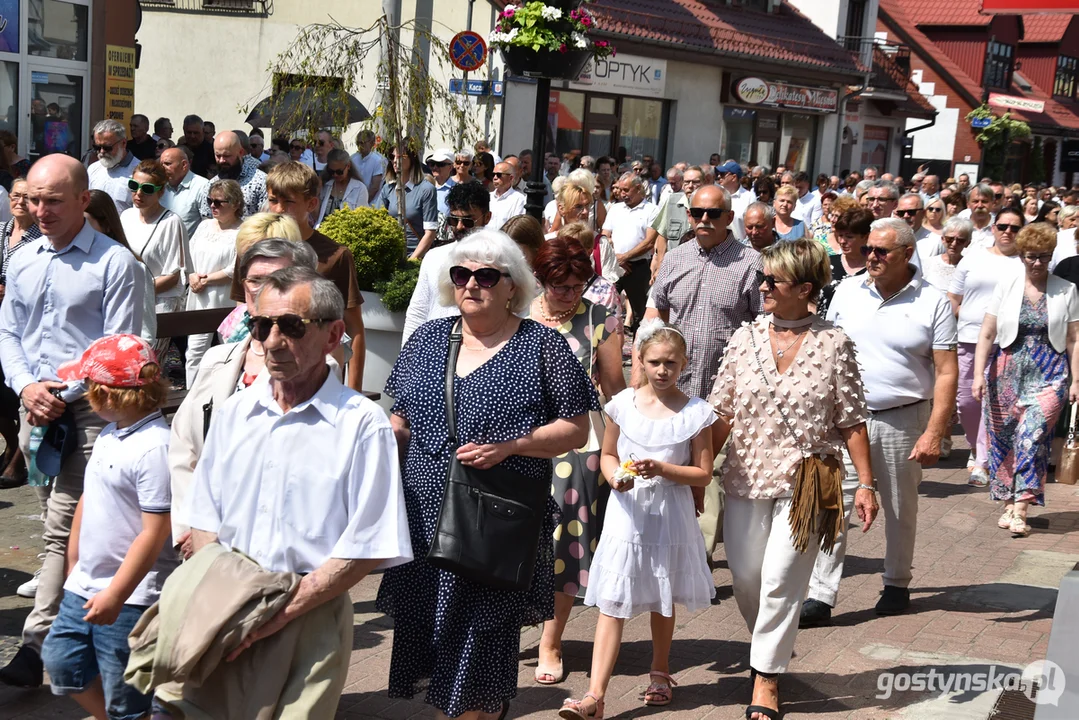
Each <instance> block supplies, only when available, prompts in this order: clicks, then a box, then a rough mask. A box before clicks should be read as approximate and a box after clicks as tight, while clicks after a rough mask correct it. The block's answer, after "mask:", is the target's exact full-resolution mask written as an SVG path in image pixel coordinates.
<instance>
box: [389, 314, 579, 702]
mask: <svg viewBox="0 0 1079 720" xmlns="http://www.w3.org/2000/svg"><path fill="white" fill-rule="evenodd" d="M456 320H457V318H456V317H453V318H442V319H438V320H431V321H430V322H427V323H424V324H423V325H421V326H420V327H419V329H417V330H416V332H415V333H413V335H412V337H410V338H409V340H408V342H407V343H406V344H405V346H404V348H402V349H401V354H400V356H399V357H398V358H397V363H396V364H395V365H394V368H393V372H392V373H391V374H390V378H389V380H388V381H387V382H386V394H387V395H389V396H391V397H393V398H394V401H395V402H394V405H393V408H392V410H391V412H393V414H395V415H398V416H400V417H403V418H405V419H406V420H408V422H409V425H410V429H411V432H412V435H411V440H410V441H409V444H408V451H407V454H406V457H405V464H404V471H403V476H402V479H403V484H404V491H405V508H406V511H407V513H408V525H409V531H410V535H411V539H412V550H413V553H414V554H415V557H416V559H415V560H413V561H412V562H410V563H407V564H405V565H400V566H397V567H394V568H390V569H389V570H387V571H386V573H385V574H384V575H383V576H382V584H381V586H380V587H379V590H378V599H377V600H376V602H375V607H376V608H377V609H378V610H379V611H380V612H384V613H386V614H387V615H390V616H391V617H393V619H394V629H393V653H392V656H391V659H390V680H389V696H390V697H393V698H411V697H412V696H413V695H414V694H415V693H416V692H417V691H418V690H419V689H420V688H419V685H420V681H421V680H423V679H425V678H430V683H429V684H428V685H427V697H426V701H427V702H428V703H430V704H431V705H434V706H435V707H436V708H438V709H439V710H441V711H442V712H443V713H445V714H446V715H448V716H450V717H457V716H458V715H461V714H462V713H465V712H469V711H472V710H483V711H486V712H498V711H499V710H500V709H501V707H502V703H503V701H505V700H509V699H510V698H513V697H515V696H516V695H517V656H518V653H519V651H520V644H521V628H522V627H523V626H526V625H538V624H539V623H541V622H543V621H544V620H548V619H550V618H552V617H554V553H553V544H552V543H549V542H540V543H539V556H538V558H537V560H536V569H535V574H534V576H533V579H532V585H531V587H530V588H529V589H528V590H527V591H525V592H514V591H509V590H495V589H491V588H489V587H487V586H484V585H480V584H478V583H475V582H472V581H470V580H467V579H464V578H461V577H459V576H458V575H455V574H453V573H451V572H448V571H445V570H438V569H436V568H434V567H432V566H431V565H429V564H428V563H427V560H426V557H427V552H428V550H429V549H430V547H431V538H432V537H433V536H434V532H435V527H436V525H437V522H438V513H439V509H440V508H441V506H442V495H443V492H444V490H445V485H446V473H447V471H448V469H449V462H450V457H451V454H452V453H454V452H455V451H456V448H455V447H451V446H450V444H449V438H448V431H447V428H446V402H445V372H446V352H447V349H448V345H449V335H450V329H451V327H452V326H453V324H454V322H456ZM454 407H455V410H456V420H457V433H458V439H459V441H460V443H461V444H462V445H463V444H466V443H470V442H476V443H499V442H505V441H508V440H512V439H515V438H519V437H523V436H524V435H527V434H528V433H529V432H531V431H532V430H533V429H534V428H537V427H540V426H543V425H546V424H548V423H550V422H552V421H554V420H556V419H558V418H572V417H578V416H580V415H584V414H586V413H588V412H589V411H592V410H599V402H598V400H597V398H596V391H595V389H594V388H593V387H592V383H591V381H590V380H589V378H588V375H587V374H586V373H585V371H584V370H583V369H582V368H581V363H580V362H579V361H578V360H577V358H575V357H574V356H573V354H572V353H571V352H570V349H569V346H568V345H567V344H566V341H565V340H564V339H563V338H562V336H560V335H559V334H558V332H557V331H556V330H553V329H551V328H547V327H544V326H543V325H540V324H539V323H537V322H534V321H532V320H522V321H521V326H520V328H518V330H517V332H516V333H515V334H514V335H513V337H511V338H510V340H509V341H508V342H507V343H506V345H505V346H504V347H503V348H502V349H501V350H499V351H498V352H497V353H495V354H494V355H493V356H492V357H491V358H490V359H488V360H487V362H485V363H484V364H483V365H481V366H479V367H478V368H476V369H475V370H473V371H472V372H470V373H469V374H468V375H466V376H465V377H459V376H458V377H456V378H455V381H454ZM502 464H503V466H504V467H506V468H508V469H511V470H514V471H516V472H519V473H521V474H522V475H525V476H527V477H531V478H535V479H536V480H546V479H547V478H550V477H551V461H550V460H544V459H540V458H531V457H523V456H519V455H512V456H510V457H508V458H506V459H505V460H504V461H503V463H502ZM547 505H548V509H549V515H548V518H547V520H546V522H545V523H544V527H543V530H542V531H541V532H542V535H541V536H540V537H541V538H548V537H550V536H551V534H552V533H553V532H554V528H555V522H556V520H557V516H558V508H557V505H556V504H555V502H554V500H553V499H551V498H549V499H548V501H547Z"/></svg>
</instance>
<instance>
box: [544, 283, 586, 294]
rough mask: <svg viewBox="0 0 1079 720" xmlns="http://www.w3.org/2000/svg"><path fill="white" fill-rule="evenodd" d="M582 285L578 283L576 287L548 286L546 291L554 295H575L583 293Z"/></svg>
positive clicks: (583, 287)
mask: <svg viewBox="0 0 1079 720" xmlns="http://www.w3.org/2000/svg"><path fill="white" fill-rule="evenodd" d="M585 287H587V286H586V285H585V284H584V283H578V284H576V285H548V286H547V290H548V291H550V292H553V293H554V294H556V295H577V294H578V293H582V292H584V289H585Z"/></svg>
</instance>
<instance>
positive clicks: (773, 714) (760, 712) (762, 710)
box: [746, 667, 779, 720]
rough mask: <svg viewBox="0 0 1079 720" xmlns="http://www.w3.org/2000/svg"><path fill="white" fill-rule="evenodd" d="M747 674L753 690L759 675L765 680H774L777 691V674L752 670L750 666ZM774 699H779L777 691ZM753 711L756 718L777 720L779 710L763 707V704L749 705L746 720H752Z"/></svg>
mask: <svg viewBox="0 0 1079 720" xmlns="http://www.w3.org/2000/svg"><path fill="white" fill-rule="evenodd" d="M749 675H750V678H751V682H752V683H753V690H756V688H757V678H758V677H761V678H764V679H765V680H772V681H775V682H776V689H777V691H778V689H779V686H778V681H779V676H778V675H777V674H772V673H759V672H757V671H756V670H754V669H753V668H752V667H750V669H749ZM776 700H777V702H778V700H779V697H778V692H777V696H776ZM751 702H752V700H751ZM754 713H756V714H757V716H758V720H759V719H760V718H768V720H779V710H778V709H774V708H770V707H765V706H764V705H750V706H749V707H747V708H746V720H753V714H754Z"/></svg>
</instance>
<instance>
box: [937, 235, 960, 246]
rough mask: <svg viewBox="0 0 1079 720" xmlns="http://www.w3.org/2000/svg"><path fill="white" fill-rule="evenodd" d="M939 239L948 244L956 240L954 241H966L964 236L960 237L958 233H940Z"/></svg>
mask: <svg viewBox="0 0 1079 720" xmlns="http://www.w3.org/2000/svg"><path fill="white" fill-rule="evenodd" d="M940 240H941V242H944V243H947V244H949V245H951V244H952V243H953V242H956V243H965V242H966V240H965V239H964V238H962V237H960V236H959V235H941V236H940Z"/></svg>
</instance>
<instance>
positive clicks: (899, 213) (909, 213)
mask: <svg viewBox="0 0 1079 720" xmlns="http://www.w3.org/2000/svg"><path fill="white" fill-rule="evenodd" d="M895 214H896V217H914V216H915V215H917V214H918V208H906V209H905V210H896V211H895Z"/></svg>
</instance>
